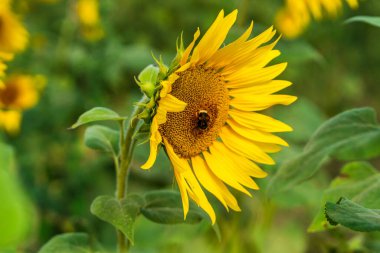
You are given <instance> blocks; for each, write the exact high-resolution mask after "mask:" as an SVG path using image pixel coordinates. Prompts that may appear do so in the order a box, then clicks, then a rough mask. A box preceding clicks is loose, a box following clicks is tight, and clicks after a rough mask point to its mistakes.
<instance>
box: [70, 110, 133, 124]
mask: <svg viewBox="0 0 380 253" xmlns="http://www.w3.org/2000/svg"><path fill="white" fill-rule="evenodd" d="M125 118H126V117H121V116H120V115H119V114H117V113H116V112H114V111H112V110H111V109H108V108H104V107H95V108H92V109H91V110H88V111H87V112H85V113H83V114H82V115H81V116H79V118H78V120H77V122H75V124H74V125H72V126H71V129H74V128H77V127H79V126H81V125H84V124H87V123H91V122H96V121H105V120H124V119H125Z"/></svg>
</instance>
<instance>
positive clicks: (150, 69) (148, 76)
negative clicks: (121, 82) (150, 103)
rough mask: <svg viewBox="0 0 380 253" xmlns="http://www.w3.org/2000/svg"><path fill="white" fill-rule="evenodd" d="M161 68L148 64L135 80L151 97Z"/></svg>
mask: <svg viewBox="0 0 380 253" xmlns="http://www.w3.org/2000/svg"><path fill="white" fill-rule="evenodd" d="M159 73H160V69H159V68H158V67H156V66H153V65H148V66H146V67H145V68H144V69H143V70H142V71H141V72H140V74H139V75H138V77H137V79H136V78H135V81H136V83H137V85H138V86H140V89H141V91H142V92H143V93H144V94H145V95H146V96H147V97H149V98H151V97H153V95H154V92H155V90H156V84H157V81H158V74H159Z"/></svg>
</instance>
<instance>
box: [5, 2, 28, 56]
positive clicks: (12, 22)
mask: <svg viewBox="0 0 380 253" xmlns="http://www.w3.org/2000/svg"><path fill="white" fill-rule="evenodd" d="M1 1H2V2H1V3H0V58H3V59H5V60H10V59H12V57H13V54H14V53H18V52H20V51H22V50H24V49H25V47H26V45H27V42H28V32H27V31H26V29H25V27H24V26H23V25H22V24H21V22H20V21H19V19H18V18H17V17H16V15H15V14H14V13H13V12H12V10H11V8H10V3H9V1H4V0H1Z"/></svg>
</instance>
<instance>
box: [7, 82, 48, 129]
mask: <svg viewBox="0 0 380 253" xmlns="http://www.w3.org/2000/svg"><path fill="white" fill-rule="evenodd" d="M44 83H45V80H44V78H43V77H41V76H37V77H33V76H28V75H13V76H10V77H9V78H7V79H6V80H5V81H4V84H5V85H4V87H3V88H2V89H0V128H3V129H4V130H5V131H7V132H9V133H17V132H18V131H19V128H20V123H21V119H22V111H24V110H26V109H30V108H32V107H34V106H35V105H36V104H37V102H38V100H39V91H38V90H39V89H41V88H42V86H43V85H44Z"/></svg>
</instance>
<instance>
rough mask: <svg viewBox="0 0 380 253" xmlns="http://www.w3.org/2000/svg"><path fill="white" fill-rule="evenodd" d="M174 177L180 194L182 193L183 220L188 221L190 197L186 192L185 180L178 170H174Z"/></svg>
mask: <svg viewBox="0 0 380 253" xmlns="http://www.w3.org/2000/svg"><path fill="white" fill-rule="evenodd" d="M174 176H175V179H176V181H177V184H178V188H179V192H180V193H181V199H182V206H183V219H184V220H186V216H187V214H188V212H189V197H188V195H187V190H186V181H185V178H184V177H183V176H182V174H181V173H180V172H179V171H178V170H174Z"/></svg>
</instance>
